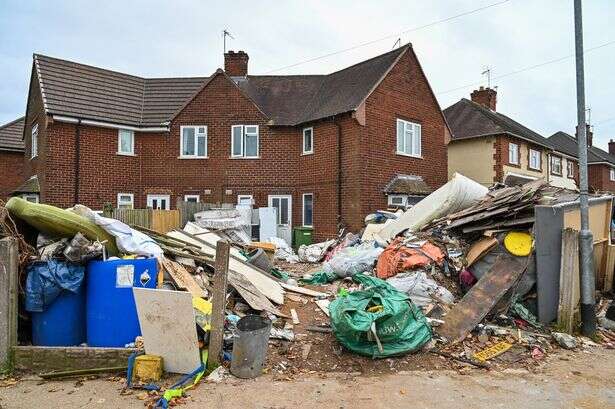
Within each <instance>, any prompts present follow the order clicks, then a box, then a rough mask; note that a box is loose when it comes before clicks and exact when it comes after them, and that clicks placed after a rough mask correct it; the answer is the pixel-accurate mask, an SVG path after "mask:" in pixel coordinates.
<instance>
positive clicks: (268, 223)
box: [258, 207, 278, 241]
mask: <svg viewBox="0 0 615 409" xmlns="http://www.w3.org/2000/svg"><path fill="white" fill-rule="evenodd" d="M258 219H259V221H260V227H259V233H258V239H259V241H267V240H269V239H270V238H271V237H278V223H277V220H278V217H277V213H276V208H275V207H259V209H258Z"/></svg>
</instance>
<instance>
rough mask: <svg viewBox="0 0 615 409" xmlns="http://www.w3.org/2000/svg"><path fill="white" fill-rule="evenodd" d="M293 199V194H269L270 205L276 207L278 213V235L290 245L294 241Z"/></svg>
mask: <svg viewBox="0 0 615 409" xmlns="http://www.w3.org/2000/svg"><path fill="white" fill-rule="evenodd" d="M292 201H293V199H292V196H291V195H269V207H274V208H275V209H276V213H277V219H278V237H279V238H281V239H284V240H285V241H286V242H287V243H288V245H289V246H291V245H292V243H293V240H292V239H293V236H292V213H293V212H292V208H293V206H292V204H293V202H292Z"/></svg>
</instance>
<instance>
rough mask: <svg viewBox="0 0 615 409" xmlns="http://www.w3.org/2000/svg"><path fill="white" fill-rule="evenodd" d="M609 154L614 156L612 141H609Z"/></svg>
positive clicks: (614, 144) (614, 150)
mask: <svg viewBox="0 0 615 409" xmlns="http://www.w3.org/2000/svg"><path fill="white" fill-rule="evenodd" d="M609 153H610V154H611V155H615V142H613V140H612V139H611V140H610V141H609Z"/></svg>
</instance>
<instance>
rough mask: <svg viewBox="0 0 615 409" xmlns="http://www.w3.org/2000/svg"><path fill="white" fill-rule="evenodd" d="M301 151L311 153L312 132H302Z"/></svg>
mask: <svg viewBox="0 0 615 409" xmlns="http://www.w3.org/2000/svg"><path fill="white" fill-rule="evenodd" d="M303 151H304V152H311V151H312V130H311V129H305V130H304V131H303Z"/></svg>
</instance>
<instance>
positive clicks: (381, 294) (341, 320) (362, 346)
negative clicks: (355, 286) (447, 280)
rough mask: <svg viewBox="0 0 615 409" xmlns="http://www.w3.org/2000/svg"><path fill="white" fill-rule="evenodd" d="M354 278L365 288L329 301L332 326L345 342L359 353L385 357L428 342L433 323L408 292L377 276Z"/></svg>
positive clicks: (415, 348)
mask: <svg viewBox="0 0 615 409" xmlns="http://www.w3.org/2000/svg"><path fill="white" fill-rule="evenodd" d="M352 279H353V280H354V281H356V282H358V283H360V284H362V285H363V287H364V290H361V291H353V292H351V293H349V294H348V295H346V296H344V297H339V298H336V299H335V300H334V301H332V302H331V304H330V305H329V312H330V314H331V327H332V328H333V333H334V334H335V337H336V338H337V340H338V341H339V342H340V343H341V344H342V345H344V346H345V347H346V348H348V349H349V350H351V351H353V352H355V353H357V354H360V355H366V356H370V357H372V358H385V357H389V356H394V355H401V354H405V353H408V352H413V351H416V350H418V349H419V348H421V347H422V346H423V345H425V343H427V342H429V340H430V339H431V337H432V331H431V327H430V326H429V324H428V323H427V319H426V318H425V316H424V315H423V314H422V313H421V311H420V310H419V309H418V308H417V307H416V306H415V305H414V304H413V303H412V301H410V299H409V298H408V296H407V295H406V294H404V293H402V292H400V291H397V290H396V289H395V288H394V287H392V286H391V285H390V284H389V283H387V282H386V281H383V280H380V279H379V278H376V277H372V276H367V275H365V274H355V275H354V276H353V277H352ZM378 306H382V307H378ZM371 307H375V308H371ZM370 308H371V309H372V312H369V311H368V309H370ZM374 331H375V335H374Z"/></svg>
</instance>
